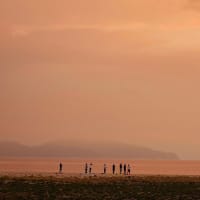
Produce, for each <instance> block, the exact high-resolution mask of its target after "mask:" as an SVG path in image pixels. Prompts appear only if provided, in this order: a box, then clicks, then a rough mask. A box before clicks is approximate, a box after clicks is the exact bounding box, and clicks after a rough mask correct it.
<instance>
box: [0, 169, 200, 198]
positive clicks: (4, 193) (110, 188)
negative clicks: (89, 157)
mask: <svg viewBox="0 0 200 200" xmlns="http://www.w3.org/2000/svg"><path fill="white" fill-rule="evenodd" d="M3 199H10V200H12V199H13V200H16V199H20V200H21V199H52V200H53V199H70V200H78V199H88V200H90V199H91V200H93V199H94V200H98V199H99V200H102V199H110V200H111V199H113V200H115V199H116V200H142V199H144V200H151V199H152V200H167V199H170V200H171V199H174V200H176V199H177V200H180V199H182V200H192V199H194V200H197V199H200V176H163V175H162V176H160V175H153V176H150V175H149V176H148V175H136V176H123V175H111V174H110V175H102V174H92V175H84V174H77V175H72V174H58V173H52V174H50V173H46V174H40V173H35V174H31V173H30V174H14V173H13V174H7V175H6V174H1V175H0V200H3Z"/></svg>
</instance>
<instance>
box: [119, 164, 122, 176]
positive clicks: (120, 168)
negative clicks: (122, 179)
mask: <svg viewBox="0 0 200 200" xmlns="http://www.w3.org/2000/svg"><path fill="white" fill-rule="evenodd" d="M119 172H120V174H122V163H120V165H119Z"/></svg>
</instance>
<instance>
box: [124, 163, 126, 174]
mask: <svg viewBox="0 0 200 200" xmlns="http://www.w3.org/2000/svg"><path fill="white" fill-rule="evenodd" d="M124 175H126V164H124Z"/></svg>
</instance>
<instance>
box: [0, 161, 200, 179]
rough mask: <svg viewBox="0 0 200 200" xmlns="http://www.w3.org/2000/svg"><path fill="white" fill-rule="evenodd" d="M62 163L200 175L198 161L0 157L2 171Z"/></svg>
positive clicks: (77, 169)
mask: <svg viewBox="0 0 200 200" xmlns="http://www.w3.org/2000/svg"><path fill="white" fill-rule="evenodd" d="M60 162H61V163H62V164H63V173H65V174H74V175H75V174H77V175H78V174H83V173H84V170H85V163H88V164H90V163H92V173H94V174H101V173H103V166H104V164H106V165H107V173H108V174H109V173H110V174H111V172H112V165H113V164H115V165H116V173H118V174H119V164H120V163H122V164H127V165H128V164H129V165H130V166H131V174H133V175H185V176H188V175H189V176H200V161H183V160H173V161H170V160H164V161H161V160H116V159H88V158H86V159H74V158H72V159H66V158H0V174H2V173H8V174H9V173H23V174H26V173H33V174H34V173H57V172H58V169H59V163H60Z"/></svg>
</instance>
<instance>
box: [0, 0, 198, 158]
mask: <svg viewBox="0 0 200 200" xmlns="http://www.w3.org/2000/svg"><path fill="white" fill-rule="evenodd" d="M199 55H200V2H199V1H198V0H165V1H164V0H163V1H160V0H84V1H83V0H57V1H53V0H43V1H39V0H29V1H27V0H0V92H1V95H0V140H8V139H12V140H17V141H20V142H22V143H42V142H45V141H52V140H60V139H65V140H67V139H68V138H83V139H92V140H93V139H96V140H98V139H101V138H106V139H108V140H119V141H123V142H128V143H132V144H137V145H142V146H147V147H151V148H155V149H159V150H165V151H173V152H176V153H178V154H179V155H180V156H181V157H182V158H185V159H200V149H199V141H200V136H199V132H200V121H199V119H200V94H199V85H200V79H199V73H200V56H199Z"/></svg>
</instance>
